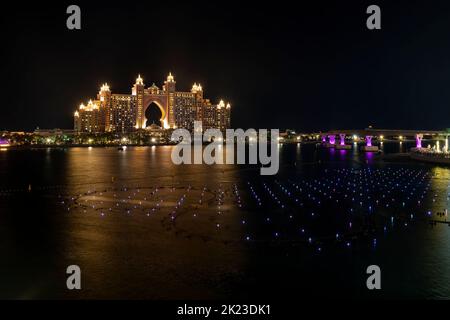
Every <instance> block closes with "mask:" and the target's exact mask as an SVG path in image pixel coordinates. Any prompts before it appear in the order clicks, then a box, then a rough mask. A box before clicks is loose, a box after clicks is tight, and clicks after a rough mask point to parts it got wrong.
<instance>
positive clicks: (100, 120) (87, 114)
mask: <svg viewBox="0 0 450 320" xmlns="http://www.w3.org/2000/svg"><path fill="white" fill-rule="evenodd" d="M105 120H106V117H105V110H104V108H102V107H101V105H100V101H98V100H95V101H92V100H89V102H88V104H87V105H86V106H85V105H84V104H81V105H80V108H79V110H78V111H76V112H75V115H74V127H75V130H76V131H77V132H90V133H94V132H103V131H105Z"/></svg>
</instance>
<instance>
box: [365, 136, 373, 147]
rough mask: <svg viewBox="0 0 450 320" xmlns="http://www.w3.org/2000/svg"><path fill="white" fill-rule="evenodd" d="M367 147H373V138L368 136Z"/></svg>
mask: <svg viewBox="0 0 450 320" xmlns="http://www.w3.org/2000/svg"><path fill="white" fill-rule="evenodd" d="M366 146H368V147H371V146H372V136H366Z"/></svg>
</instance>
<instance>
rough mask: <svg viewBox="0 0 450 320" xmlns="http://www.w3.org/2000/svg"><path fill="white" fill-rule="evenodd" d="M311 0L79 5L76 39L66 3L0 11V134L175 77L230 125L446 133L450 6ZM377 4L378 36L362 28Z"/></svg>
mask: <svg viewBox="0 0 450 320" xmlns="http://www.w3.org/2000/svg"><path fill="white" fill-rule="evenodd" d="M310 2H311V3H312V2H313V1H310ZM314 2H315V3H316V4H315V5H312V4H311V3H309V4H308V5H306V4H304V5H300V6H299V7H295V6H293V5H288V4H282V3H281V2H276V4H277V8H275V5H272V6H269V5H262V4H261V3H259V4H258V3H255V4H252V5H251V6H250V5H249V7H248V8H247V7H244V2H243V1H241V2H236V3H234V2H230V1H226V2H220V4H215V3H213V2H212V1H210V2H207V3H201V2H199V1H190V2H185V3H186V4H184V5H181V4H175V3H174V2H170V3H171V4H170V5H166V6H164V5H162V4H158V3H157V2H154V1H145V2H143V3H140V2H138V1H129V2H125V1H124V2H122V4H121V5H119V4H115V3H113V2H103V4H102V5H100V3H99V4H92V3H86V4H84V3H80V2H78V3H77V4H79V5H80V7H81V10H82V30H81V31H69V30H67V29H66V18H67V15H66V13H65V11H66V7H67V6H68V5H69V4H71V3H64V4H53V5H52V6H51V7H50V6H49V5H45V4H43V3H42V2H39V3H38V4H35V5H24V4H20V6H19V4H17V7H16V8H11V9H10V11H6V10H2V19H1V22H0V27H1V29H0V37H1V40H2V49H1V53H0V55H1V58H0V61H1V62H0V63H1V71H2V83H1V89H0V90H1V100H0V101H1V105H0V108H1V114H0V130H1V129H7V130H19V129H22V130H32V129H34V128H35V127H36V126H40V127H41V128H55V127H59V128H71V127H72V115H73V112H74V110H75V109H76V107H77V106H78V105H79V103H80V102H82V101H86V100H87V99H88V98H89V97H92V98H94V97H95V95H96V93H97V92H98V89H99V86H100V84H101V83H103V82H108V83H109V84H110V86H111V88H112V91H113V92H115V93H129V92H130V88H131V86H132V84H133V83H134V79H135V78H136V75H137V74H138V73H141V75H142V76H143V78H144V81H145V83H146V85H147V86H150V85H151V84H152V82H155V83H156V84H157V85H158V86H161V84H162V81H163V80H164V78H165V77H166V75H167V73H168V72H169V71H172V72H173V73H174V75H175V80H176V81H177V88H178V89H180V90H189V89H190V88H191V86H192V83H193V82H195V81H196V82H200V83H201V84H202V85H203V87H204V90H205V95H206V97H209V98H211V99H212V101H213V102H217V101H218V99H220V98H225V99H226V100H229V101H230V102H231V103H232V105H233V115H232V125H233V127H243V128H248V127H254V128H296V129H299V130H302V131H311V130H326V129H338V128H355V129H356V128H364V127H366V126H367V125H370V124H371V125H373V126H374V127H378V128H403V129H419V128H423V129H442V128H446V127H450V3H448V1H442V2H438V1H419V2H415V1H389V2H387V1H386V2H385V1H383V2H380V1H378V2H374V1H371V2H367V1H328V2H327V1H314ZM446 2H447V3H446ZM18 3H19V2H18ZM164 3H166V2H164ZM208 3H209V4H208ZM369 4H378V5H380V7H381V10H382V30H379V31H370V30H368V29H367V28H366V18H367V14H366V13H365V11H366V8H367V6H368V5H369Z"/></svg>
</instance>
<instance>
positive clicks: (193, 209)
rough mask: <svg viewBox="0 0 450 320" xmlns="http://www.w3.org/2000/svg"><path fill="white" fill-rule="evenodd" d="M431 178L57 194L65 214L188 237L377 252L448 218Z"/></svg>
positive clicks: (413, 172)
mask: <svg viewBox="0 0 450 320" xmlns="http://www.w3.org/2000/svg"><path fill="white" fill-rule="evenodd" d="M431 178H432V173H431V172H430V170H428V169H426V168H424V169H417V168H415V169H411V168H390V167H387V168H368V167H367V168H362V169H345V168H343V169H324V172H322V174H321V175H320V178H307V177H301V176H297V177H291V178H289V179H285V180H283V179H277V178H264V177H257V178H255V179H254V180H251V181H250V180H248V181H244V182H242V181H240V182H239V183H233V182H226V183H225V182H218V183H216V184H214V183H211V185H201V186H194V185H190V184H188V185H178V184H177V185H165V186H148V187H145V186H140V187H139V186H133V187H131V186H125V185H122V186H120V187H111V188H110V189H104V190H95V189H91V190H87V191H86V192H84V193H81V194H77V195H72V196H63V195H60V196H59V197H60V198H59V204H60V205H61V206H62V207H63V208H64V212H66V213H67V214H71V215H74V214H77V215H79V214H84V215H90V216H94V217H97V218H98V219H113V218H117V217H125V218H129V219H142V223H160V224H161V225H162V226H163V227H164V230H166V231H167V232H173V233H174V234H176V235H184V236H185V237H186V239H191V238H193V237H199V238H202V239H203V240H205V241H224V242H245V243H249V245H251V244H252V243H254V244H257V243H265V242H271V243H275V244H276V243H282V244H296V245H297V244H298V245H306V246H310V247H312V248H313V249H314V250H317V252H322V251H323V250H324V249H325V248H327V247H328V246H329V245H337V246H341V247H343V248H351V247H352V246H353V245H354V244H355V243H356V242H358V241H361V240H364V241H366V242H367V241H368V242H369V243H370V244H371V245H372V246H374V247H376V245H377V241H378V239H380V237H382V236H383V234H386V233H388V232H393V231H395V230H396V229H399V228H408V226H410V225H411V224H414V223H416V222H428V223H429V222H430V221H433V220H434V219H438V218H441V219H443V220H446V219H447V205H448V200H449V193H448V190H447V194H446V195H445V199H441V198H439V197H438V194H431V191H430V186H431ZM436 201H440V202H442V203H436ZM430 208H442V210H436V212H432V211H431V209H430Z"/></svg>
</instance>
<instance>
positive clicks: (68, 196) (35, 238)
mask: <svg viewBox="0 0 450 320" xmlns="http://www.w3.org/2000/svg"><path fill="white" fill-rule="evenodd" d="M407 147H408V145H407V143H403V144H402V145H400V144H398V143H385V145H384V150H385V153H386V154H389V153H396V152H404V151H406V149H407ZM170 152H171V147H142V148H140V147H136V148H128V149H127V150H126V151H124V152H121V151H118V150H116V149H115V148H91V149H88V148H73V149H35V150H8V151H2V152H0V254H1V258H0V259H1V263H0V279H1V280H0V298H21V299H34V298H70V299H72V298H114V299H116V298H138V299H140V298H146V299H221V298H267V299H271V298H272V299H280V298H290V299H296V298H300V297H305V296H306V297H322V296H325V297H339V298H346V297H351V298H449V297H450V227H448V226H447V225H446V224H436V225H430V224H429V221H430V220H445V219H447V217H446V216H445V212H446V211H445V210H446V209H447V208H448V204H449V203H448V187H449V182H450V170H449V169H448V168H445V167H439V166H431V165H424V164H420V163H416V162H409V161H407V160H401V159H400V160H398V159H397V160H396V161H386V160H383V159H382V157H381V156H380V155H376V154H372V153H370V154H366V153H362V152H358V150H357V148H356V149H354V150H349V151H338V150H329V149H323V148H321V147H316V146H315V145H283V146H282V147H281V148H280V161H281V168H280V172H279V174H278V175H277V176H273V177H261V176H260V175H259V169H258V168H255V167H246V166H231V165H220V166H219V165H217V166H206V165H184V166H175V165H173V164H172V162H171V159H170ZM441 212H443V213H444V214H439V213H441ZM72 264H76V265H78V266H80V268H81V270H82V290H81V291H68V290H67V289H66V274H65V271H66V267H67V266H68V265H72ZM372 264H376V265H378V266H380V268H381V272H382V290H379V291H376V292H374V291H369V290H367V288H366V279H367V274H366V268H367V267H368V266H369V265H372Z"/></svg>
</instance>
